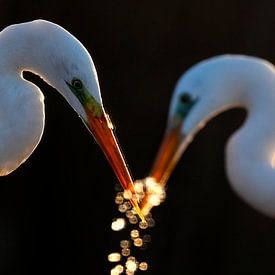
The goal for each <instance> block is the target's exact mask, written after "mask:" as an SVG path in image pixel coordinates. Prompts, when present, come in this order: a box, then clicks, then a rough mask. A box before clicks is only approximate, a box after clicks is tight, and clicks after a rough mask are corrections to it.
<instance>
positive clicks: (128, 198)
mask: <svg viewBox="0 0 275 275" xmlns="http://www.w3.org/2000/svg"><path fill="white" fill-rule="evenodd" d="M123 197H124V199H126V200H130V199H131V198H132V192H131V191H130V190H125V191H124V193H123Z"/></svg>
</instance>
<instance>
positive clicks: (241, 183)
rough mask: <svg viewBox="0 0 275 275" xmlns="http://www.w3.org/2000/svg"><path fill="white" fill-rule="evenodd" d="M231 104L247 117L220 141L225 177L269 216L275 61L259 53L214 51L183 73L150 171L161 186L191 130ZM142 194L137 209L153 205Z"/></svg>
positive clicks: (274, 191)
mask: <svg viewBox="0 0 275 275" xmlns="http://www.w3.org/2000/svg"><path fill="white" fill-rule="evenodd" d="M233 107H241V108H245V109H246V110H247V118H246V120H245V123H244V124H243V126H242V127H241V128H240V129H239V130H238V131H236V132H235V133H234V134H233V135H232V136H231V137H230V138H229V141H228V143H227V146H226V160H225V165H226V172H227V176H228V178H229V182H230V183H231V185H232V187H233V189H234V190H235V191H236V192H237V193H238V194H239V195H240V197H242V198H243V199H244V200H245V201H246V202H247V203H248V204H249V205H250V206H252V207H254V208H255V209H257V210H259V211H260V212H262V213H264V214H266V215H268V216H271V217H275V67H274V66H273V65H272V64H271V63H269V62H267V61H265V60H263V59H260V58H256V57H249V56H241V55H223V56H218V57H214V58H210V59H207V60H205V61H202V62H200V63H198V64H197V65H195V66H193V67H192V68H191V69H189V70H188V71H187V72H186V73H184V74H183V76H182V77H181V78H180V79H179V81H178V83H177V85H176V88H175V91H174V94H173V97H172V101H171V105H170V111H169V117H168V125H167V130H166V133H165V136H164V139H163V142H162V144H161V147H160V149H159V152H158V155H157V158H156V160H155V163H154V166H153V169H152V171H151V173H150V177H151V178H152V179H153V180H154V181H155V182H158V183H159V184H160V185H161V186H164V185H165V184H166V182H167V180H168V177H169V176H170V174H171V172H172V170H173V168H174V167H175V165H176V163H177V162H178V160H179V158H180V157H181V155H182V153H183V152H184V150H185V149H186V147H187V146H188V145H189V144H190V142H191V141H192V140H193V138H194V136H195V134H196V133H197V132H198V131H199V130H200V129H201V128H202V127H204V126H205V124H206V123H207V122H208V121H209V120H210V119H211V118H213V117H214V116H216V115H217V114H219V113H221V112H223V111H225V110H228V109H230V108H233ZM149 195H150V194H149ZM148 197H149V196H147V198H145V200H144V201H143V206H142V207H141V209H142V212H143V214H147V213H148V212H149V211H150V209H151V207H152V206H153V205H151V204H150V203H149V202H148Z"/></svg>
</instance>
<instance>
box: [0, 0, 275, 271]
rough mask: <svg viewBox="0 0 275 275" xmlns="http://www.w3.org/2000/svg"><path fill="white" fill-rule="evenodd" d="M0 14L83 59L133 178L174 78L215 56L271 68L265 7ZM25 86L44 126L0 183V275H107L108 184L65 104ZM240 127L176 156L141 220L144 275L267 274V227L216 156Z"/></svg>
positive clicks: (47, 7)
mask: <svg viewBox="0 0 275 275" xmlns="http://www.w3.org/2000/svg"><path fill="white" fill-rule="evenodd" d="M0 4H1V7H0V8H1V10H0V27H1V29H3V28H4V27H6V26H8V25H10V24H14V23H20V22H25V21H29V20H33V19H37V18H43V19H47V20H50V21H53V22H55V23H58V24H60V25H61V26H63V27H64V28H66V29H67V30H68V31H70V32H71V33H72V34H74V35H75V36H76V37H77V38H78V39H79V40H80V41H82V43H83V44H84V45H85V46H86V47H87V49H88V51H89V52H90V53H91V55H92V57H93V60H94V62H95V65H96V68H97V71H98V75H99V81H100V85H101V90H102V97H103V101H104V104H105V108H106V109H107V111H108V112H109V114H110V115H111V117H112V120H113V122H114V123H115V125H116V128H117V130H116V134H117V136H118V138H119V141H120V144H121V146H122V148H123V151H124V154H125V156H126V158H127V161H128V164H129V166H130V167H131V172H132V174H133V176H134V178H142V177H145V176H146V175H147V173H148V171H149V170H150V165H151V164H152V162H153V159H154V156H155V153H156V151H157V147H158V145H159V142H160V140H161V137H162V134H163V131H164V128H165V123H166V114H167V111H168V106H169V100H170V97H171V94H172V91H173V88H174V84H175V82H176V80H177V79H178V78H179V76H180V75H181V74H182V73H183V72H184V71H185V70H186V69H187V68H188V67H190V66H191V65H193V64H194V63H196V62H198V61H200V60H202V59H205V58H207V57H210V56H213V55H218V54H223V53H243V54H249V55H255V56H259V57H262V58H266V59H268V60H269V61H271V62H273V63H275V35H274V32H275V19H274V18H275V3H274V1H271V0H270V1H260V0H258V1H253V0H250V1H249V0H247V1H237V0H232V1H221V0H220V1H218V0H217V1H185V0H178V1H176V0H174V1H160V0H159V1H133V0H132V1H129V0H128V1H122V0H116V1H98V2H95V1H83V0H78V1H51V0H50V1H37V0H26V1H16V0H0ZM0 62H1V61H0ZM26 77H27V78H28V79H31V80H32V81H34V82H35V83H36V84H37V85H39V87H40V88H41V89H42V91H43V93H44V94H45V97H46V99H45V105H46V116H47V117H46V126H45V132H44V135H43V138H42V141H41V143H40V144H39V146H38V148H37V149H36V151H35V152H34V154H33V155H32V156H31V157H30V159H29V160H28V161H27V162H26V163H25V164H24V165H23V166H22V167H20V168H19V169H18V170H17V171H15V172H14V173H13V174H11V175H10V176H7V177H2V178H1V179H0V183H1V184H0V274H1V275H2V274H3V275H7V274H39V275H42V274H74V275H78V274H79V275H80V274H81V275H85V274H87V275H88V274H98V275H103V274H109V270H110V267H111V265H110V264H109V263H108V261H107V254H108V253H109V252H112V251H113V250H114V249H116V248H117V247H118V242H119V240H120V237H121V236H120V235H119V234H117V233H114V232H112V231H111V230H110V222H111V220H112V218H113V217H115V216H116V215H117V211H116V208H115V204H114V201H113V198H114V194H115V191H114V187H113V186H114V184H115V182H117V180H116V178H115V176H114V174H113V172H112V170H111V169H110V167H109V164H108V163H107V161H106V160H105V158H104V156H103V154H102V153H101V151H100V149H99V148H98V146H97V145H96V143H95V142H94V140H93V139H92V137H91V136H90V135H89V133H88V132H87V130H86V128H85V127H84V126H83V125H82V123H81V121H80V120H79V118H78V116H77V114H76V113H74V111H73V110H72V109H71V108H70V106H68V105H67V103H66V102H65V100H64V99H63V98H62V97H61V96H60V95H59V94H58V93H57V92H56V91H55V90H54V89H52V88H51V87H49V86H48V85H47V84H45V83H44V82H42V81H41V80H40V79H39V78H37V77H33V76H30V75H27V76H26ZM244 118H245V112H244V111H242V110H233V111H229V112H227V113H225V114H222V115H220V116H219V117H217V118H216V119H214V120H213V121H211V123H210V124H209V125H208V126H207V127H206V128H205V129H204V130H203V131H202V132H201V133H199V135H198V136H197V138H196V139H195V141H194V142H193V143H192V145H191V146H190V147H189V148H188V150H187V152H186V153H185V154H184V156H183V157H182V159H181V161H180V163H179V164H178V166H177V168H176V170H175V171H174V173H173V176H172V177H171V179H170V182H169V188H168V197H167V200H166V202H165V203H164V204H163V205H162V206H160V207H158V208H156V209H154V211H153V214H154V217H155V219H156V227H155V228H154V229H153V230H152V231H151V234H152V243H151V244H150V247H149V249H148V250H147V251H145V252H144V253H142V254H141V257H144V259H146V260H147V261H148V262H149V265H150V269H149V270H148V272H146V273H144V274H148V275H151V274H154V275H157V274H158V275H160V274H174V275H185V274H196V275H197V274H211V275H215V274H250V275H251V274H274V272H275V261H274V260H275V258H274V256H275V222H274V221H273V220H272V219H270V218H267V217H265V216H263V215H261V214H259V213H258V212H256V211H254V210H253V209H251V208H250V207H249V206H247V205H246V204H245V203H244V202H242V201H241V200H240V199H239V198H238V197H237V196H236V195H235V194H234V193H233V192H232V190H231V188H230V185H229V183H228V181H227V180H226V176H225V169H224V146H225V144H226V140H227V139H228V137H229V135H230V134H231V133H232V132H233V131H234V130H235V129H236V128H238V127H239V126H240V125H241V123H242V121H243V119H244ZM274 181H275V179H274ZM124 236H125V235H124ZM140 274H141V272H140Z"/></svg>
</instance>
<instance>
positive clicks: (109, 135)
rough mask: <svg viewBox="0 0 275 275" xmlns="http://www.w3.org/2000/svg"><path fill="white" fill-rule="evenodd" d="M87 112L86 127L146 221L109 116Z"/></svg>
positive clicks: (87, 110) (103, 113)
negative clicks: (129, 192)
mask: <svg viewBox="0 0 275 275" xmlns="http://www.w3.org/2000/svg"><path fill="white" fill-rule="evenodd" d="M85 111H86V114H87V117H88V122H87V123H85V124H86V126H87V127H88V129H89V130H90V132H91V133H92V135H93V136H94V138H95V140H96V142H97V143H98V144H99V146H100V147H101V149H102V151H103V152H104V154H105V156H106V158H107V160H108V161H109V163H110V165H111V167H112V168H113V171H114V172H115V174H116V176H117V178H118V180H119V182H120V184H121V185H122V187H123V189H124V190H130V191H131V193H132V198H131V199H130V201H131V203H132V205H133V207H134V208H135V210H136V212H137V214H138V215H139V216H140V218H141V219H142V220H144V217H143V215H142V213H141V211H140V208H139V205H138V197H137V194H136V191H135V188H134V185H133V180H132V177H131V175H130V172H129V169H128V167H127V165H126V162H125V160H124V157H123V154H122V151H121V150H120V147H119V144H118V142H117V139H116V137H115V135H114V132H113V127H112V123H111V121H110V118H109V116H108V115H107V114H106V113H105V111H104V110H103V112H102V113H101V114H100V116H95V115H94V113H93V112H92V111H91V110H90V109H89V108H85Z"/></svg>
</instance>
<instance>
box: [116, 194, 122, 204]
mask: <svg viewBox="0 0 275 275" xmlns="http://www.w3.org/2000/svg"><path fill="white" fill-rule="evenodd" d="M123 201H124V199H123V197H121V196H116V198H115V203H116V204H122V203H123Z"/></svg>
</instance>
